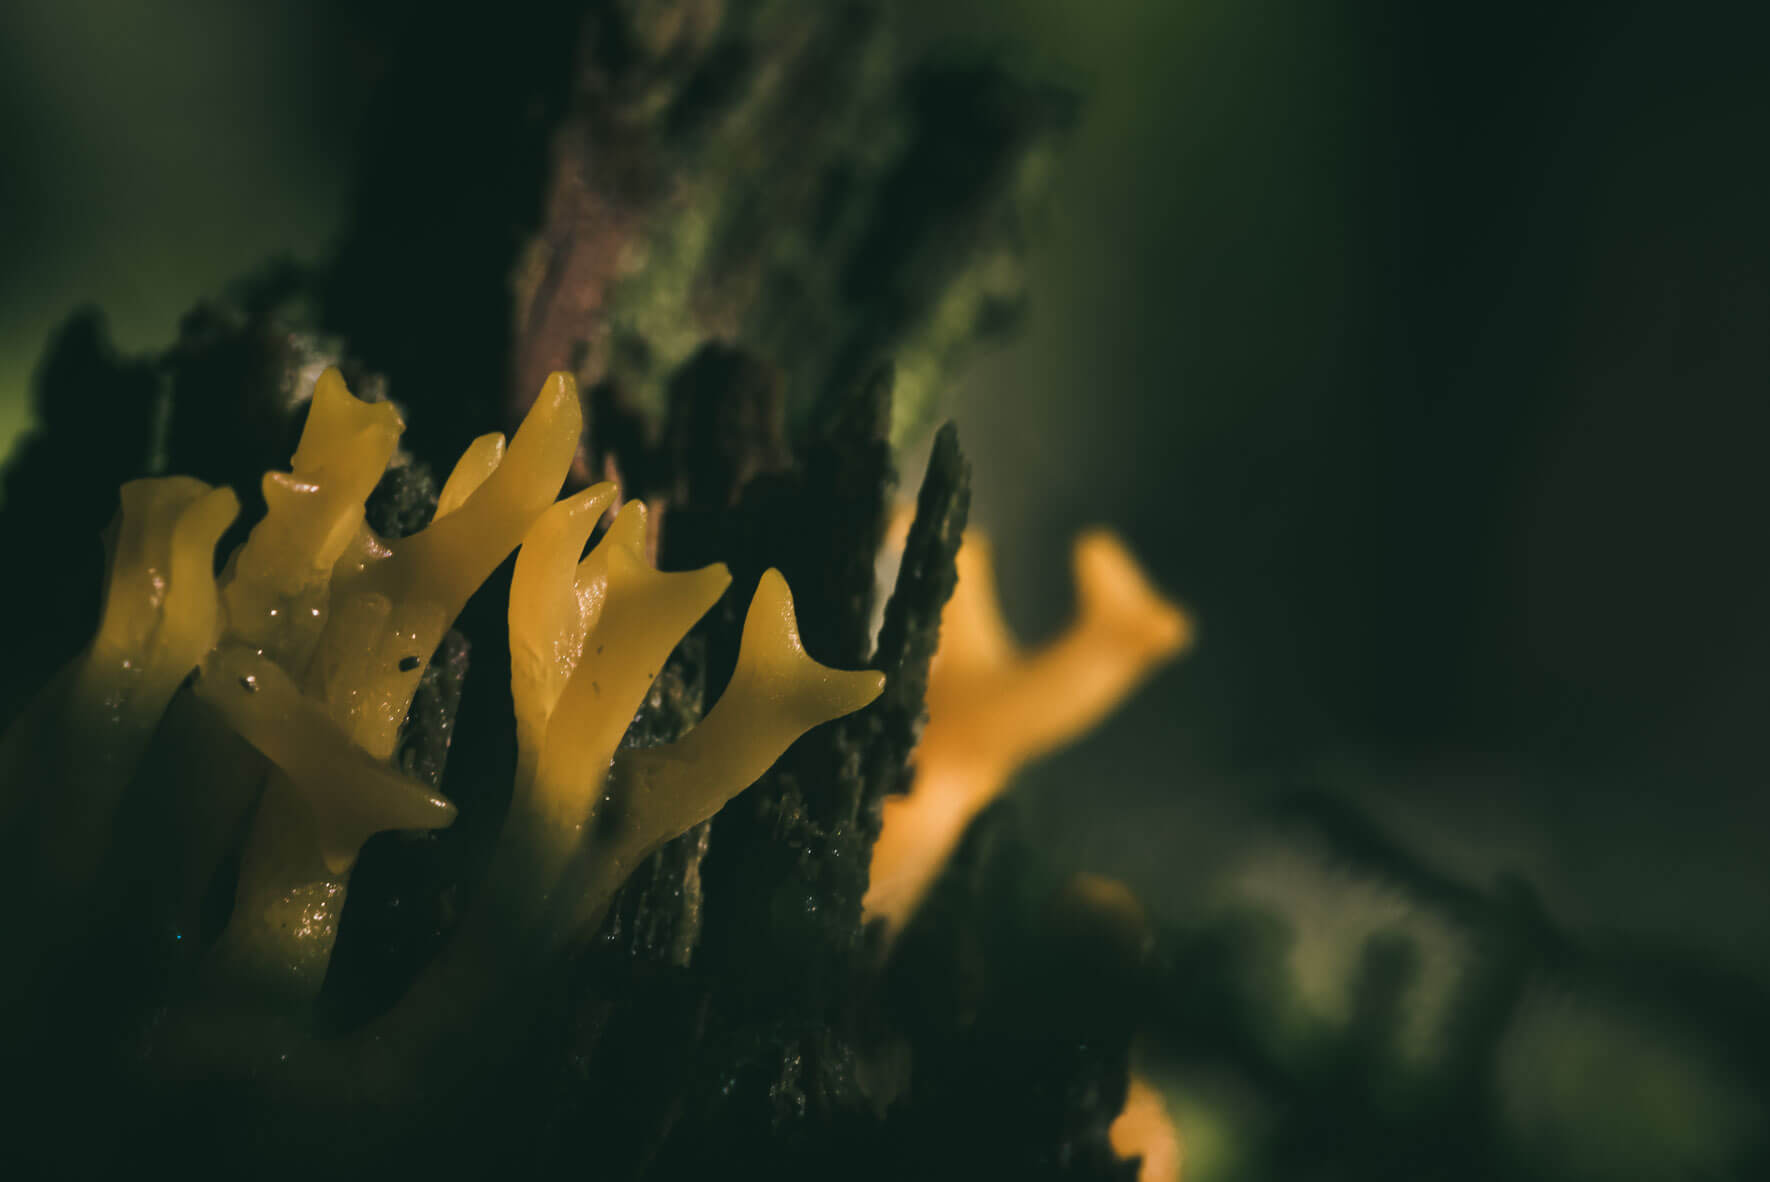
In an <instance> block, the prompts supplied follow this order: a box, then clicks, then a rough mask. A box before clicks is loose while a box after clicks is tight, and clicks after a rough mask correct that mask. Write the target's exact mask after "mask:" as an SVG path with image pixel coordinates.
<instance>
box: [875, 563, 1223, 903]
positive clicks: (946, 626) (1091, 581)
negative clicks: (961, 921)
mask: <svg viewBox="0 0 1770 1182" xmlns="http://www.w3.org/2000/svg"><path fill="white" fill-rule="evenodd" d="M1074 567H1075V586H1076V601H1077V612H1076V620H1075V622H1074V623H1073V624H1071V625H1070V627H1069V629H1068V630H1067V631H1065V632H1064V634H1063V635H1061V636H1059V637H1058V638H1057V639H1055V640H1053V641H1052V642H1050V643H1049V644H1047V645H1045V646H1044V647H1043V648H1040V649H1038V650H1036V651H1034V652H1030V653H1029V652H1023V651H1021V649H1020V647H1019V646H1018V645H1017V644H1016V643H1015V641H1014V639H1013V637H1012V636H1010V635H1009V633H1008V628H1007V625H1006V624H1005V623H1004V622H1003V620H1002V609H1001V605H1000V604H999V603H998V601H997V599H996V582H995V570H994V564H993V560H992V555H991V549H990V544H989V540H988V538H986V537H985V536H983V535H982V534H981V533H979V532H977V531H972V532H970V533H968V534H967V535H966V537H965V539H964V543H963V544H962V545H961V546H960V548H959V553H958V583H957V585H956V586H955V588H954V590H953V597H952V599H951V600H950V601H948V603H947V605H946V609H945V610H944V611H943V612H942V613H941V618H940V648H939V651H938V652H936V653H935V656H934V663H933V665H932V666H931V667H930V669H929V674H928V697H927V703H928V724H927V728H926V729H925V730H924V731H923V732H922V741H921V743H920V745H919V746H918V747H917V749H916V770H915V779H914V781H913V783H912V784H911V787H910V791H909V794H908V795H906V796H898V797H890V798H888V799H887V800H886V801H885V813H884V828H883V829H882V830H881V832H880V834H879V841H878V844H877V845H875V846H874V848H873V865H872V878H871V884H870V885H869V887H868V890H867V896H866V901H865V907H866V912H867V915H868V917H869V918H876V919H883V920H885V921H886V923H887V924H888V927H889V930H891V931H896V930H897V929H899V928H901V927H902V926H903V924H904V923H905V922H906V921H907V920H908V919H909V917H910V916H911V915H912V914H913V913H914V911H915V909H916V907H917V905H918V904H920V902H921V901H922V896H923V895H924V894H925V893H926V892H927V890H928V888H929V886H930V885H932V883H933V881H934V879H935V877H936V875H938V874H939V872H940V868H941V867H942V866H943V865H945V863H946V860H947V858H948V857H950V856H951V854H952V852H953V849H954V847H955V846H956V845H957V844H958V841H959V837H960V836H961V835H962V834H963V833H964V831H965V827H966V826H967V825H969V824H970V823H971V821H972V819H973V818H975V817H976V816H977V814H978V813H980V812H982V811H983V809H984V807H985V806H986V805H988V804H989V803H990V802H991V801H992V800H994V799H996V797H998V796H1000V795H1001V793H1002V791H1003V790H1004V789H1005V788H1006V787H1007V785H1008V781H1009V780H1010V779H1011V778H1012V776H1013V775H1014V772H1015V771H1016V770H1017V769H1019V768H1020V767H1022V766H1024V765H1025V764H1026V763H1028V762H1030V761H1031V760H1034V759H1037V758H1038V757H1040V756H1042V755H1045V754H1047V753H1049V752H1050V751H1052V750H1054V749H1056V748H1058V747H1060V746H1062V745H1063V744H1065V743H1067V742H1070V741H1071V740H1073V739H1075V738H1077V737H1078V736H1080V735H1081V734H1084V733H1085V732H1087V731H1088V730H1090V729H1091V728H1093V727H1094V726H1095V725H1097V724H1098V723H1099V722H1100V720H1101V719H1103V718H1104V717H1105V716H1106V715H1107V714H1108V713H1110V712H1111V711H1112V709H1113V707H1115V706H1117V705H1118V703H1119V702H1120V701H1122V700H1123V699H1124V698H1125V697H1126V695H1128V694H1129V693H1130V692H1131V691H1132V690H1133V689H1135V688H1136V687H1137V685H1138V684H1140V683H1141V682H1142V681H1143V679H1144V678H1145V677H1147V676H1148V675H1149V673H1150V672H1151V671H1152V670H1154V669H1155V668H1156V667H1157V666H1159V665H1160V664H1162V663H1163V662H1165V661H1167V660H1169V659H1171V658H1172V657H1174V656H1175V655H1176V654H1178V653H1179V652H1181V651H1182V650H1184V649H1185V647H1186V646H1187V644H1188V643H1190V640H1191V635H1192V627H1191V624H1190V622H1189V621H1188V620H1187V618H1186V616H1185V614H1184V613H1183V612H1182V611H1181V610H1180V609H1179V608H1178V607H1176V606H1175V605H1174V604H1172V603H1169V602H1168V601H1167V600H1166V599H1164V598H1162V596H1161V595H1160V594H1159V593H1158V592H1157V591H1156V590H1155V589H1154V588H1153V587H1152V586H1151V585H1150V583H1149V580H1148V578H1147V577H1145V575H1144V574H1143V572H1142V570H1141V569H1140V568H1139V567H1138V565H1137V562H1136V560H1135V559H1134V558H1132V557H1131V555H1130V552H1129V551H1127V550H1126V549H1125V547H1124V546H1123V544H1121V543H1120V542H1119V541H1118V540H1117V539H1116V538H1115V537H1113V536H1112V535H1111V534H1109V533H1107V532H1105V531H1092V532H1089V533H1086V534H1084V535H1082V536H1081V537H1080V538H1078V539H1077V540H1076V543H1075V549H1074Z"/></svg>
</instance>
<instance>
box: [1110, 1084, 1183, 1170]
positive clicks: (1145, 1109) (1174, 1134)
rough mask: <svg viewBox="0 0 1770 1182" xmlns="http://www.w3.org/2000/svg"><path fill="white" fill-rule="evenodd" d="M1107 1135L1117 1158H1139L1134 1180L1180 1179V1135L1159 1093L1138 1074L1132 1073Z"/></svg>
mask: <svg viewBox="0 0 1770 1182" xmlns="http://www.w3.org/2000/svg"><path fill="white" fill-rule="evenodd" d="M1107 1136H1108V1137H1109V1138H1110V1139H1111V1141H1112V1150H1113V1152H1114V1153H1116V1154H1118V1155H1119V1156H1120V1157H1121V1158H1124V1159H1126V1160H1129V1159H1131V1158H1133V1157H1137V1158H1142V1159H1143V1161H1142V1164H1141V1165H1139V1166H1138V1167H1137V1182H1180V1162H1181V1154H1180V1134H1179V1132H1178V1130H1177V1129H1176V1128H1175V1127H1174V1119H1173V1117H1171V1116H1169V1115H1168V1106H1167V1103H1166V1102H1165V1101H1164V1100H1163V1099H1162V1094H1161V1093H1160V1092H1159V1091H1157V1090H1156V1089H1155V1088H1154V1086H1152V1085H1151V1084H1150V1083H1149V1081H1148V1080H1146V1079H1144V1078H1143V1077H1142V1076H1140V1075H1137V1074H1136V1073H1132V1075H1131V1086H1130V1088H1129V1089H1128V1090H1127V1091H1126V1093H1125V1107H1124V1111H1122V1112H1120V1113H1119V1115H1118V1118H1117V1119H1116V1120H1114V1121H1113V1122H1112V1127H1111V1128H1110V1129H1108V1130H1107Z"/></svg>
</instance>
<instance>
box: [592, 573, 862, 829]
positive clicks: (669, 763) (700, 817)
mask: <svg viewBox="0 0 1770 1182" xmlns="http://www.w3.org/2000/svg"><path fill="white" fill-rule="evenodd" d="M884 688H885V675H884V674H883V673H878V672H875V671H872V670H864V669H863V670H856V671H852V672H850V671H845V670H840V669H831V668H828V667H827V666H824V665H820V664H818V663H817V662H816V661H814V660H812V659H811V657H810V656H809V655H808V654H807V653H806V651H805V645H804V643H803V642H802V641H801V640H800V638H799V625H798V621H797V619H796V618H795V616H794V613H793V595H792V592H791V591H790V590H788V588H787V581H786V579H784V578H782V577H781V573H780V572H779V571H776V570H770V571H768V572H766V573H765V574H764V575H763V576H762V580H761V582H760V583H759V584H758V585H757V588H756V595H755V597H754V598H753V599H751V600H750V610H749V613H748V614H747V615H746V616H745V617H744V634H743V640H742V642H741V644H740V647H739V652H738V662H737V669H736V671H735V672H733V674H732V677H731V681H730V683H729V684H728V685H727V686H726V688H725V693H724V694H723V695H721V696H720V698H719V701H718V703H717V704H716V705H715V706H714V707H713V709H712V710H711V711H710V712H708V714H707V716H706V717H705V718H704V719H702V720H701V722H700V724H699V725H698V726H696V727H695V728H694V729H693V730H691V731H689V732H688V734H686V735H684V736H683V737H682V738H680V739H678V740H677V741H676V742H674V743H670V744H668V745H666V746H662V747H647V748H642V749H639V750H629V751H622V752H620V753H619V754H618V755H616V757H615V762H614V769H613V773H612V781H613V783H614V785H615V788H616V791H615V793H614V795H615V796H616V797H617V799H620V800H622V802H623V805H624V807H625V808H626V809H627V811H628V813H629V818H630V819H629V821H628V824H627V826H626V827H625V829H626V832H628V833H630V834H632V835H633V836H632V837H630V838H629V840H628V841H627V842H626V843H624V844H625V845H626V846H627V847H628V848H626V849H625V850H624V851H623V855H622V857H620V858H619V859H617V860H622V861H627V862H629V863H630V862H631V861H633V860H637V859H638V858H641V857H644V856H645V855H646V854H648V853H650V852H651V849H652V848H655V846H656V845H657V844H660V843H661V842H662V841H663V840H666V839H667V838H668V837H673V836H675V835H676V834H678V833H682V832H686V831H687V830H688V829H690V828H691V827H693V826H695V825H698V824H700V823H701V822H702V821H704V820H706V819H707V818H708V817H710V816H712V815H713V814H714V813H715V812H717V811H719V809H720V807H721V806H723V805H724V804H725V802H726V801H727V800H730V799H731V798H732V797H733V796H736V795H737V794H738V793H739V792H741V791H743V790H744V789H745V788H746V787H748V786H749V785H750V784H751V783H753V782H754V781H755V780H756V779H757V777H759V776H761V775H762V773H763V772H765V771H767V770H768V768H769V766H770V765H771V764H773V763H774V761H775V760H776V759H778V758H780V756H781V753H782V752H784V751H785V750H786V749H787V748H788V747H789V746H791V745H792V743H793V740H795V739H797V738H798V737H799V736H800V735H802V734H804V733H805V732H806V731H808V730H810V729H811V728H812V727H814V726H817V725H819V724H821V723H825V722H828V721H830V720H831V719H835V718H840V717H842V716H843V715H844V714H852V713H853V712H854V711H856V710H859V709H860V708H861V707H863V706H865V705H867V704H868V703H869V702H871V701H872V700H873V699H874V698H877V697H878V696H879V694H880V692H881V691H882V690H883V689H884ZM657 834H662V835H664V836H663V837H657V838H655V839H654V838H653V835H657Z"/></svg>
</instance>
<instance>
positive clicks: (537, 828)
mask: <svg viewBox="0 0 1770 1182" xmlns="http://www.w3.org/2000/svg"><path fill="white" fill-rule="evenodd" d="M613 498H614V489H613V487H612V486H609V485H599V486H596V487H595V488H591V489H586V490H585V491H584V492H582V493H579V494H578V495H577V496H576V497H573V498H570V499H568V500H566V501H562V502H560V503H559V504H558V505H556V506H554V507H553V508H552V509H551V510H549V511H548V512H547V513H546V514H544V515H543V516H542V517H541V519H540V520H539V521H538V522H537V523H536V524H535V526H534V528H533V529H532V530H531V531H530V533H529V536H528V537H527V538H526V539H525V540H524V542H523V548H522V551H521V553H519V555H518V556H517V565H516V574H515V577H514V578H513V580H512V585H511V594H510V636H511V696H512V698H513V699H514V701H515V703H516V714H517V745H518V750H519V754H518V766H519V772H518V777H517V784H516V795H515V798H514V801H513V804H512V820H511V824H512V825H513V826H514V827H516V828H519V829H520V830H522V832H523V834H524V836H523V837H522V838H520V839H518V840H515V841H509V840H507V842H506V844H505V847H504V848H503V850H501V851H500V853H501V856H502V861H501V863H500V866H499V867H498V868H497V870H495V872H494V876H493V877H494V881H495V882H498V883H500V884H501V889H505V890H511V889H517V890H526V891H529V892H535V893H541V894H545V893H548V892H549V891H550V890H551V889H552V885H553V884H554V883H555V882H556V881H558V880H559V879H560V878H561V876H562V875H564V874H565V873H566V870H567V862H568V860H569V859H571V858H572V857H573V856H576V857H577V858H579V859H580V861H581V862H582V863H583V865H582V867H581V872H580V873H579V875H578V877H577V879H575V880H574V891H573V894H574V896H575V898H574V901H573V902H572V903H571V905H570V907H569V908H568V909H567V910H568V914H566V915H565V916H564V917H563V918H562V919H561V920H559V923H560V924H561V925H563V927H564V929H565V930H566V931H568V932H569V931H571V930H578V929H581V928H582V927H583V926H584V925H587V924H590V923H593V922H595V920H596V918H597V917H599V916H600V914H601V912H602V909H603V907H604V906H605V905H606V903H607V899H608V896H609V894H611V893H612V892H613V890H614V889H615V888H616V887H618V886H619V885H620V883H621V882H622V881H623V880H624V879H625V878H626V876H627V874H628V873H629V872H630V871H631V870H632V868H633V867H634V865H635V864H636V863H637V862H638V861H639V860H640V859H642V858H644V857H645V856H647V855H648V854H649V853H651V851H653V850H655V849H656V848H657V847H658V846H660V845H662V844H663V843H664V842H666V841H668V840H670V839H671V838H673V837H675V836H677V835H679V834H681V833H683V832H685V831H687V830H688V829H689V828H691V827H692V826H694V825H696V824H698V823H700V822H701V821H704V820H706V819H707V818H708V817H710V816H712V815H713V814H714V813H715V812H717V811H718V810H719V808H720V807H721V806H722V805H724V804H725V802H726V801H727V800H729V799H731V797H733V796H735V795H736V794H737V793H739V792H741V791H742V790H743V789H744V788H746V787H748V786H749V785H750V784H751V783H753V782H754V781H755V780H756V779H757V778H758V777H759V776H760V775H761V774H762V773H763V772H764V771H766V770H767V769H768V766H769V765H770V764H772V763H773V762H774V760H775V759H777V758H778V757H779V756H780V754H781V752H783V751H785V750H786V748H787V747H788V746H789V745H790V744H791V743H792V742H793V740H794V739H796V738H798V737H799V736H800V735H801V734H803V733H804V732H805V731H807V730H809V729H810V728H811V727H813V726H816V725H818V724H819V723H821V722H825V721H828V720H830V719H832V718H837V717H840V716H841V715H843V714H847V713H849V712H851V711H854V710H858V709H860V708H861V707H862V706H865V705H866V704H867V703H868V702H871V701H872V700H873V699H874V698H875V697H877V696H878V694H879V691H880V689H881V688H882V687H883V684H884V682H883V676H882V675H881V674H879V673H876V672H869V671H861V672H852V673H850V672H842V671H838V670H833V669H828V668H825V667H824V666H822V665H819V664H818V663H817V662H816V661H814V660H812V659H811V657H810V656H809V655H807V654H806V652H805V648H804V645H803V644H802V643H801V641H800V639H799V632H798V627H797V623H796V621H795V619H794V615H793V602H792V596H791V594H790V592H789V591H788V590H787V585H786V581H785V580H784V579H782V578H781V576H780V573H779V572H778V571H769V572H767V573H766V574H765V575H764V576H763V578H762V580H761V583H760V585H759V586H758V588H757V592H756V595H755V598H754V599H753V600H752V601H751V605H750V610H749V614H748V616H747V617H746V620H745V625H744V633H743V638H742V641H741V644H740V649H739V655H738V664H737V669H736V670H735V672H734V673H733V675H732V678H731V681H730V683H729V684H728V685H727V687H726V690H725V693H724V694H723V695H722V696H721V697H720V700H719V702H718V704H716V705H715V706H714V707H713V709H712V710H711V711H710V712H708V714H707V716H706V717H705V718H704V719H703V720H702V721H701V723H700V724H699V725H698V726H696V727H695V728H694V729H693V730H691V731H690V732H689V733H688V734H687V735H686V736H684V737H683V738H681V739H679V740H677V741H676V742H674V743H671V744H668V745H665V746H661V747H654V748H647V749H644V750H628V751H620V752H618V753H617V748H618V747H619V745H620V742H621V738H622V735H623V734H624V733H625V732H626V729H627V724H628V722H629V721H630V720H631V719H632V717H633V715H634V712H635V711H636V710H637V709H638V707H639V704H640V702H641V701H642V700H643V699H644V696H645V694H646V692H647V691H648V690H649V689H650V687H651V683H652V681H653V680H654V679H655V678H656V676H657V673H658V671H659V670H661V669H662V668H663V663H664V660H665V659H666V658H667V657H668V656H669V654H670V651H671V650H672V649H674V648H675V646H676V644H677V642H678V641H680V640H681V638H682V637H683V635H685V634H686V633H687V631H688V630H689V629H690V628H691V627H693V626H694V623H695V621H696V620H698V619H700V617H701V616H702V615H704V614H705V613H706V611H707V609H708V608H710V607H711V606H712V605H713V604H714V602H716V601H717V600H718V598H719V596H720V595H722V594H723V593H724V591H725V588H726V586H727V585H728V584H729V583H730V581H731V576H730V575H729V574H728V573H727V572H726V570H725V568H724V566H722V565H714V566H709V567H704V568H702V569H701V570H697V571H685V572H674V573H665V572H661V571H659V570H657V569H656V568H655V567H653V566H652V565H651V563H650V562H648V561H647V559H646V556H645V552H646V544H645V542H646V510H645V506H644V504H642V503H641V502H637V501H630V502H628V503H627V504H626V505H625V506H623V507H622V508H621V511H620V512H619V513H618V514H617V515H616V517H615V520H614V521H613V523H612V524H611V525H610V526H609V529H608V532H607V533H606V534H605V535H604V536H603V538H602V540H601V541H600V542H599V543H598V544H597V545H596V547H595V549H593V550H592V551H591V552H590V555H589V556H588V557H586V558H584V559H583V560H582V561H581V562H580V561H578V553H579V552H580V551H581V550H582V549H583V546H584V541H585V539H586V538H587V537H588V536H589V533H590V530H591V528H592V525H593V524H594V522H595V521H596V519H597V518H598V516H599V515H600V514H601V513H602V512H603V511H604V510H605V509H606V508H607V506H608V505H609V504H610V503H611V502H612V500H613ZM516 880H520V882H521V883H522V884H523V885H521V886H517V885H516Z"/></svg>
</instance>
